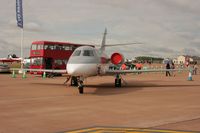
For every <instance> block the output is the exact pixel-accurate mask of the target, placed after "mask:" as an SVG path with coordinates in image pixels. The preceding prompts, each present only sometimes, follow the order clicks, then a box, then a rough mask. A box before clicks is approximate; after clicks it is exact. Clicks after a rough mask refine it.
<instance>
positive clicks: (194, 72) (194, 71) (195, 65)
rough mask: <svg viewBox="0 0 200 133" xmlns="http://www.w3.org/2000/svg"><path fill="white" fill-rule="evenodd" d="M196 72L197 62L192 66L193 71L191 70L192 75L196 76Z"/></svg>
mask: <svg viewBox="0 0 200 133" xmlns="http://www.w3.org/2000/svg"><path fill="white" fill-rule="evenodd" d="M197 70H198V65H197V62H195V64H194V70H193V74H194V75H197Z"/></svg>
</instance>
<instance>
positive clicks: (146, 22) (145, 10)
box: [0, 0, 200, 57]
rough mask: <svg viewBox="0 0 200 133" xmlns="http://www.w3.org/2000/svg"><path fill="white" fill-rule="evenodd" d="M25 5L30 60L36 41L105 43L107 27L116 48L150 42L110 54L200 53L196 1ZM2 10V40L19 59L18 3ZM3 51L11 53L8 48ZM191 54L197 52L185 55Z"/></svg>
mask: <svg viewBox="0 0 200 133" xmlns="http://www.w3.org/2000/svg"><path fill="white" fill-rule="evenodd" d="M23 2H24V3H23V5H24V30H25V32H24V49H25V53H26V56H28V55H29V47H30V45H31V42H32V41H36V40H51V41H54V40H55V41H71V42H74V43H76V42H77V43H86V44H87V43H90V44H91V43H96V44H99V43H101V38H102V33H103V31H104V28H105V27H107V29H108V36H107V42H108V43H110V44H112V43H127V42H144V43H145V45H143V46H131V47H127V46H126V47H123V48H120V47H116V48H112V49H110V48H109V49H108V51H110V52H111V51H116V50H118V51H122V52H125V55H126V56H127V57H131V56H138V55H148V54H149V55H155V56H170V55H177V54H180V53H181V52H180V51H182V50H183V49H184V48H185V49H193V50H195V51H193V52H194V53H195V54H198V53H199V51H200V47H199V40H198V38H200V30H199V28H200V16H199V12H200V8H199V6H200V2H199V1H196V0H153V1H149V0H123V1H120V0H115V1H113V0H84V1H82V0H58V1H47V0H42V1H39V0H28V1H23ZM38 3H39V4H38ZM0 8H1V12H0V17H1V18H2V19H1V20H0V26H1V32H0V40H1V41H4V42H8V44H9V47H11V49H15V50H16V52H17V53H16V54H17V55H19V54H20V50H18V49H20V47H19V46H20V39H21V38H20V37H21V36H20V35H21V31H20V29H19V28H18V27H17V26H16V16H15V3H14V2H13V0H7V1H2V4H1V5H0ZM0 47H1V49H2V48H3V49H5V50H4V51H8V52H9V49H8V48H5V47H3V43H0ZM183 51H184V50H183ZM188 51H191V50H186V51H185V52H188ZM190 53H192V52H190ZM5 54H6V55H5ZM0 56H7V53H5V52H2V50H1V52H0Z"/></svg>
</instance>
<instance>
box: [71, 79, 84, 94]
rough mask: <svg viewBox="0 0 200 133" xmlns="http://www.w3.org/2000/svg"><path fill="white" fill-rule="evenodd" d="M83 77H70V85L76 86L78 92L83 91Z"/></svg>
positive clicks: (81, 92)
mask: <svg viewBox="0 0 200 133" xmlns="http://www.w3.org/2000/svg"><path fill="white" fill-rule="evenodd" d="M83 80H84V78H83V77H75V76H72V77H71V86H78V90H79V93H80V94H83V93H84V85H83Z"/></svg>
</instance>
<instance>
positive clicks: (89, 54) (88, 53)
mask: <svg viewBox="0 0 200 133" xmlns="http://www.w3.org/2000/svg"><path fill="white" fill-rule="evenodd" d="M83 56H94V53H93V50H84V51H83Z"/></svg>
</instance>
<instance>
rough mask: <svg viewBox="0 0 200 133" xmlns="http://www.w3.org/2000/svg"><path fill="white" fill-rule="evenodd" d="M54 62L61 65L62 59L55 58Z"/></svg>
mask: <svg viewBox="0 0 200 133" xmlns="http://www.w3.org/2000/svg"><path fill="white" fill-rule="evenodd" d="M54 63H55V64H56V65H62V64H63V61H62V60H60V59H57V60H54Z"/></svg>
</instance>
